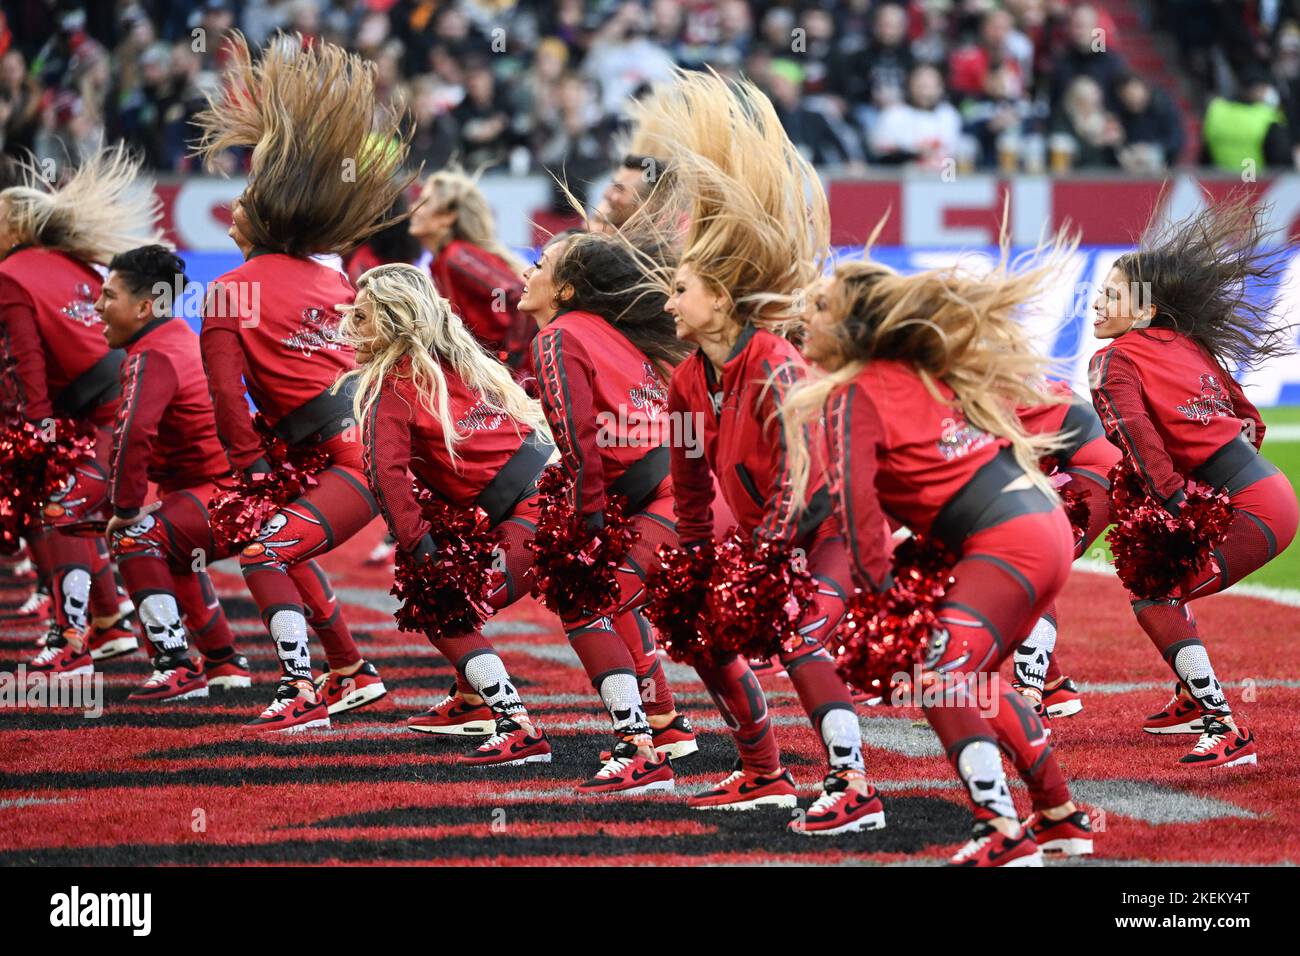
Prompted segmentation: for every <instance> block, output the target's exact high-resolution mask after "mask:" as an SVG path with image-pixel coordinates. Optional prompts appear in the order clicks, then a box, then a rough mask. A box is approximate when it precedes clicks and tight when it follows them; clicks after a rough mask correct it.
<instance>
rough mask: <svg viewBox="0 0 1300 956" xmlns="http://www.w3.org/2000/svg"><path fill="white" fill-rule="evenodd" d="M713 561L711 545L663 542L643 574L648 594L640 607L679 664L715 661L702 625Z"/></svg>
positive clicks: (669, 654)
mask: <svg viewBox="0 0 1300 956" xmlns="http://www.w3.org/2000/svg"><path fill="white" fill-rule="evenodd" d="M714 565H715V561H714V556H713V548H712V547H711V546H708V547H702V548H695V549H690V550H686V549H683V548H674V547H671V546H669V545H664V546H663V547H661V548H660V549H659V564H658V565H657V566H656V567H654V568H651V569H650V573H649V574H648V575H646V594H647V595H648V596H647V599H646V604H645V606H644V607H643V608H642V609H641V611H642V613H643V614H644V615H645V617H646V620H648V621H649V622H650V623H651V624H653V625H654V627H655V631H656V633H657V635H658V638H659V643H660V644H661V645H662V646H663V648H664V650H665V651H667V652H668V656H669V657H670V658H671V659H672V660H674V661H677V662H678V663H679V664H689V665H691V666H696V665H701V664H704V665H708V664H712V663H713V662H714V658H715V653H714V648H713V644H712V642H711V641H710V640H709V637H708V633H707V628H706V627H702V623H703V620H704V614H705V607H706V604H707V600H708V596H709V593H710V591H709V579H710V578H711V577H712V575H713V568H714Z"/></svg>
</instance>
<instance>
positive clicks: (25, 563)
mask: <svg viewBox="0 0 1300 956" xmlns="http://www.w3.org/2000/svg"><path fill="white" fill-rule="evenodd" d="M0 578H4V579H5V580H6V581H8V582H9V583H10V584H31V583H32V582H33V581H35V580H36V565H34V564H32V559H31V558H30V557H29V556H28V555H26V554H24V555H22V557H19V556H17V555H15V556H14V557H11V558H3V559H0Z"/></svg>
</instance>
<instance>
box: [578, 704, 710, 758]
mask: <svg viewBox="0 0 1300 956" xmlns="http://www.w3.org/2000/svg"><path fill="white" fill-rule="evenodd" d="M650 739H651V740H652V741H653V742H654V748H655V753H657V754H658V755H659V756H661V757H667V758H668V759H669V760H681V759H682V758H683V757H689V756H690V755H691V754H693V753H698V752H699V750H700V745H699V744H698V743H697V742H696V740H695V728H694V727H692V726H691V722H690V721H689V720H687V719H686V715H685V714H678V715H677V716H676V717H674V718H673V722H672V723H670V724H667V725H665V726H663V727H652V728H650ZM610 753H611V751H609V750H602V751H601V752H600V759H601V760H602V761H605V760H608V759H609V757H610Z"/></svg>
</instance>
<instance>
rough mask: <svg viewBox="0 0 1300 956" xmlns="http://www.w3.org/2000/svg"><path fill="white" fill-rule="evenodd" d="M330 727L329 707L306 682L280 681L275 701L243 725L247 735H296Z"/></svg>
mask: <svg viewBox="0 0 1300 956" xmlns="http://www.w3.org/2000/svg"><path fill="white" fill-rule="evenodd" d="M329 725H330V713H329V708H328V707H326V706H325V700H324V699H323V698H321V697H317V696H316V695H315V694H314V693H313V692H312V690H311V689H310V687H309V686H308V685H307V684H306V682H305V681H286V680H282V681H280V686H279V688H277V690H276V692H275V699H274V700H272V701H271V703H270V705H269V706H268V707H267V708H266V710H264V711H262V713H261V714H259V715H258V716H257V717H256V718H255V719H253V720H250V721H249V722H248V723H246V724H244V730H246V731H248V732H250V733H299V732H301V731H304V730H314V729H317V728H319V729H325V728H327V727H329Z"/></svg>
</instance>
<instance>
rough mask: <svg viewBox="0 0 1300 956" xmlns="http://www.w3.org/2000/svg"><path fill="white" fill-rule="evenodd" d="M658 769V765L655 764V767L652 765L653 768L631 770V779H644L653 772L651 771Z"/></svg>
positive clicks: (654, 771) (655, 771)
mask: <svg viewBox="0 0 1300 956" xmlns="http://www.w3.org/2000/svg"><path fill="white" fill-rule="evenodd" d="M658 770H659V765H658V764H656V765H655V767H654V769H653V770H633V771H632V779H633V780H644V779H645V778H646V777H648V776H650V775H651V774H653V773H657V772H658Z"/></svg>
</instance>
